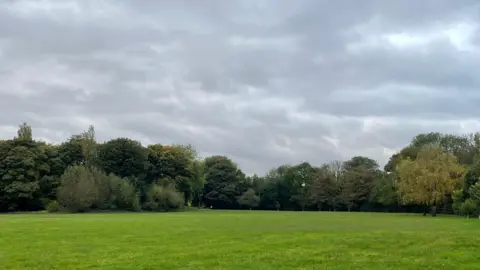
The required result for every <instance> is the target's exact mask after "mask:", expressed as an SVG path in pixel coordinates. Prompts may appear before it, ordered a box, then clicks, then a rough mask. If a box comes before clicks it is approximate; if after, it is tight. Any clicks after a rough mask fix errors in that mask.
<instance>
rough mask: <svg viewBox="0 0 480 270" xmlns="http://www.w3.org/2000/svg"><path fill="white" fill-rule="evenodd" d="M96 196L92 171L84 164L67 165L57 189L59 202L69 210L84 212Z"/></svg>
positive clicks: (96, 191)
mask: <svg viewBox="0 0 480 270" xmlns="http://www.w3.org/2000/svg"><path fill="white" fill-rule="evenodd" d="M97 196H98V190H97V187H96V184H95V180H94V178H93V175H92V173H91V172H90V170H89V169H88V168H86V167H85V166H81V165H77V166H73V167H69V168H67V169H66V170H65V172H64V173H63V175H62V176H61V177H60V186H59V187H58V191H57V200H58V202H59V204H60V205H61V206H62V207H64V208H65V210H67V211H69V212H84V211H87V210H89V209H90V207H91V206H92V205H93V203H94V202H95V200H96V199H97Z"/></svg>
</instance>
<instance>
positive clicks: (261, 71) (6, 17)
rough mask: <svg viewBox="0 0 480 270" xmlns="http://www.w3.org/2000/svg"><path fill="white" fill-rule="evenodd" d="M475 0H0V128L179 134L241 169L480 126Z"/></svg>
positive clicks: (38, 132)
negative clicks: (25, 126)
mask: <svg viewBox="0 0 480 270" xmlns="http://www.w3.org/2000/svg"><path fill="white" fill-rule="evenodd" d="M479 23H480V2H479V1H477V0H458V1H451V0H424V1H418V0H389V1H385V0H362V1H357V0H336V1H322V0H295V1H288V0H235V1H233V0H232V1H225V0H150V1H149V0H130V1H129V0H110V1H109V0H102V1H98V0H93V1H89V0H77V1H74V0H57V1H54V0H50V1H21V0H15V1H14V0H4V1H1V2H0V138H2V139H7V138H12V137H13V136H14V135H15V133H16V130H17V127H18V125H19V124H21V123H22V122H27V123H28V124H30V125H31V126H32V129H33V135H34V137H35V138H37V139H41V140H45V141H48V142H52V143H60V142H62V141H65V140H66V138H68V137H69V136H71V135H73V134H78V133H80V132H82V131H83V130H86V129H87V128H88V125H90V124H92V125H94V126H95V130H96V135H97V140H98V141H100V142H103V141H106V140H109V139H112V138H117V137H129V138H132V139H135V140H138V141H140V142H142V143H143V144H144V145H148V144H153V143H161V144H172V143H181V144H186V143H190V144H193V145H194V146H195V148H196V149H197V151H198V153H199V154H200V155H201V156H208V155H217V154H219V155H227V156H229V157H231V158H232V159H233V161H235V162H236V163H237V164H238V165H239V166H240V167H241V168H242V169H243V170H244V171H245V172H246V173H247V174H252V173H258V174H264V173H265V172H267V171H268V170H269V169H271V168H273V167H277V166H279V165H282V164H296V163H299V162H303V161H308V162H310V163H311V164H312V165H321V164H322V163H324V162H329V161H332V160H347V159H349V158H351V157H352V156H356V155H362V156H367V157H370V158H373V159H375V160H377V161H378V162H379V163H380V165H384V164H385V163H386V162H387V161H388V158H389V157H390V156H391V155H392V154H393V153H395V152H396V151H398V150H399V149H401V148H402V147H404V146H405V145H407V144H408V143H409V142H410V140H411V138H412V137H413V136H415V135H416V134H418V133H422V132H431V131H435V132H436V131H438V132H445V133H469V132H476V131H479V130H480V122H479V121H478V118H479V116H480V110H479V109H478V104H480V74H479V70H480V28H479Z"/></svg>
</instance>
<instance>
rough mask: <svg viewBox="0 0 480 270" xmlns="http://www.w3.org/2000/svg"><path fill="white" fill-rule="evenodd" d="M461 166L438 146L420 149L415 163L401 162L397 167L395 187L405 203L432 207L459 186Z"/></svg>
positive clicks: (408, 160)
mask: <svg viewBox="0 0 480 270" xmlns="http://www.w3.org/2000/svg"><path fill="white" fill-rule="evenodd" d="M463 171H464V169H463V167H462V166H460V165H459V164H458V162H457V158H456V157H455V156H454V155H452V154H450V153H446V152H444V151H443V150H442V149H441V148H439V147H424V148H422V149H421V150H420V151H419V153H418V156H417V158H416V160H411V159H409V158H407V159H404V160H402V161H401V162H400V164H399V165H398V166H397V186H398V192H399V196H400V197H401V198H402V199H403V202H404V203H411V202H413V203H418V204H423V205H426V206H431V207H432V216H436V208H437V205H438V204H440V203H441V202H442V201H443V199H444V197H445V196H446V195H447V194H451V193H452V192H453V191H454V190H455V188H457V187H458V186H459V185H460V179H461V177H462V175H463Z"/></svg>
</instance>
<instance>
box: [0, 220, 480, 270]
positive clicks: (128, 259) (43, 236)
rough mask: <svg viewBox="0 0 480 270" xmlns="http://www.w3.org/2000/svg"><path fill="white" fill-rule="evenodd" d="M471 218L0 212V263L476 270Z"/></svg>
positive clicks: (475, 225) (477, 231) (479, 250)
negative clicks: (2, 213) (1, 213)
mask: <svg viewBox="0 0 480 270" xmlns="http://www.w3.org/2000/svg"><path fill="white" fill-rule="evenodd" d="M478 268H480V220H477V219H472V220H466V219H461V218H454V217H437V218H432V217H422V216H421V215H404V214H381V213H340V212H336V213H333V212H276V211H272V212H267V211H199V212H181V213H124V214H123V213H122V214H117V213H108V214H75V215H67V214H5V215H0V269H69V270H70V269H478Z"/></svg>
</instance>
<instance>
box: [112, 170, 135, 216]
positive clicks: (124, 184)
mask: <svg viewBox="0 0 480 270" xmlns="http://www.w3.org/2000/svg"><path fill="white" fill-rule="evenodd" d="M108 177H109V183H110V191H111V198H112V199H113V203H112V204H113V205H114V207H115V208H116V209H123V210H129V211H140V210H141V207H140V197H139V196H138V194H137V192H136V190H135V186H134V185H133V184H132V182H131V181H130V180H129V179H127V178H120V177H118V176H116V175H114V174H110V175H109V176H108Z"/></svg>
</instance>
